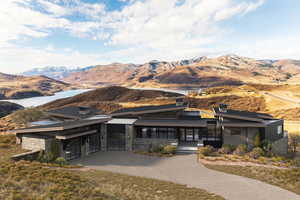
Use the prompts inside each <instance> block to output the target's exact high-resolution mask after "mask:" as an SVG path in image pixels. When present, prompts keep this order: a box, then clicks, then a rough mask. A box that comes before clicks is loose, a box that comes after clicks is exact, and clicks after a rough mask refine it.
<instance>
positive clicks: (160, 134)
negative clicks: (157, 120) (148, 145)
mask: <svg viewBox="0 0 300 200" xmlns="http://www.w3.org/2000/svg"><path fill="white" fill-rule="evenodd" d="M136 137H137V138H153V139H155V138H160V139H176V129H175V128H151V127H139V128H137V134H136Z"/></svg>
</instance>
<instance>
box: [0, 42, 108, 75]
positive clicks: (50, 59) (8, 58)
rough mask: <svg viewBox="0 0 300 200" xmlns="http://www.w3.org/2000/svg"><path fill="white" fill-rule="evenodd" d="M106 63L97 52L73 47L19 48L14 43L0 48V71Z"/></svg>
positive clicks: (14, 71)
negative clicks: (62, 48)
mask: <svg viewBox="0 0 300 200" xmlns="http://www.w3.org/2000/svg"><path fill="white" fill-rule="evenodd" d="M99 63H106V62H105V60H102V59H101V56H100V55H97V54H82V53H79V52H78V51H76V50H73V49H64V50H63V51H59V50H58V49H55V48H54V47H53V46H52V45H49V46H48V47H47V48H45V49H37V48H29V47H26V48H25V47H24V48H20V47H17V46H14V45H9V46H6V48H0V71H1V72H4V73H20V72H22V71H26V70H29V69H31V68H32V67H44V66H69V67H73V66H74V67H78V66H87V65H96V64H99Z"/></svg>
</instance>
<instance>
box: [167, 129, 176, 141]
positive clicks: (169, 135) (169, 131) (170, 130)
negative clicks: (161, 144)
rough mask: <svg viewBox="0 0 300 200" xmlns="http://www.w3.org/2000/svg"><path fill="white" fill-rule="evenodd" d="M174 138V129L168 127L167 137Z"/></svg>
mask: <svg viewBox="0 0 300 200" xmlns="http://www.w3.org/2000/svg"><path fill="white" fill-rule="evenodd" d="M175 138H176V129H175V128H168V139H175Z"/></svg>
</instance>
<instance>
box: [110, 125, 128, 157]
mask: <svg viewBox="0 0 300 200" xmlns="http://www.w3.org/2000/svg"><path fill="white" fill-rule="evenodd" d="M125 144H126V142H125V125H123V124H109V125H108V126H107V149H108V150H109V151H125Z"/></svg>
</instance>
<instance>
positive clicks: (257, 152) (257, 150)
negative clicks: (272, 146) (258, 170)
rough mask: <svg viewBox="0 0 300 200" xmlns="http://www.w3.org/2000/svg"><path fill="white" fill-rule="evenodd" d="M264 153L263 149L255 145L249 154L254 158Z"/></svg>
mask: <svg viewBox="0 0 300 200" xmlns="http://www.w3.org/2000/svg"><path fill="white" fill-rule="evenodd" d="M263 155H264V151H263V150H262V148H260V147H255V148H254V149H253V150H252V151H251V152H250V153H249V156H250V157H251V158H254V159H258V158H259V157H261V156H263Z"/></svg>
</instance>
